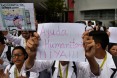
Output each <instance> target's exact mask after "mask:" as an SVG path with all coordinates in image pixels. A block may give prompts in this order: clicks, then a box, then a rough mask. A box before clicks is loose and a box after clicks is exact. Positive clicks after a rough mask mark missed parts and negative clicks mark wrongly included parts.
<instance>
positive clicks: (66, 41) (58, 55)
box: [37, 23, 85, 61]
mask: <svg viewBox="0 0 117 78" xmlns="http://www.w3.org/2000/svg"><path fill="white" fill-rule="evenodd" d="M84 31H85V25H83V24H78V23H44V24H39V25H38V33H39V35H40V38H41V41H40V42H39V48H38V52H37V59H39V60H64V61H84V60H85V52H84V49H83V45H82V44H83V43H82V34H83V32H84Z"/></svg>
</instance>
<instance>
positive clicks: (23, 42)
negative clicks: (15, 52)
mask: <svg viewBox="0 0 117 78" xmlns="http://www.w3.org/2000/svg"><path fill="white" fill-rule="evenodd" d="M5 37H6V38H7V39H8V40H10V41H11V42H13V43H14V44H15V45H18V46H22V47H24V48H25V46H26V40H25V39H24V38H23V37H16V36H13V35H11V34H10V33H8V34H7V35H6V36H5Z"/></svg>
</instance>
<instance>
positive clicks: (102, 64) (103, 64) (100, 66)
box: [100, 54, 107, 69]
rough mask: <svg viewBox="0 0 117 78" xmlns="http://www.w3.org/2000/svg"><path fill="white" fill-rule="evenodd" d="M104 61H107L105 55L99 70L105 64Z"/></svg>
mask: <svg viewBox="0 0 117 78" xmlns="http://www.w3.org/2000/svg"><path fill="white" fill-rule="evenodd" d="M106 59H107V54H106V56H105V57H104V60H103V62H102V64H101V65H100V68H101V69H102V67H103V66H104V63H105V62H106Z"/></svg>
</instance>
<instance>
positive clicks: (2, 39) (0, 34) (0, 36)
mask: <svg viewBox="0 0 117 78" xmlns="http://www.w3.org/2000/svg"><path fill="white" fill-rule="evenodd" d="M5 39H6V38H5V37H4V35H3V34H2V32H1V31H0V42H1V43H2V44H5V41H4V40H5Z"/></svg>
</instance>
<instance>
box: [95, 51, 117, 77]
mask: <svg viewBox="0 0 117 78" xmlns="http://www.w3.org/2000/svg"><path fill="white" fill-rule="evenodd" d="M97 62H98V61H97ZM99 65H100V64H99ZM112 69H116V66H115V64H114V61H113V59H112V55H111V54H110V53H108V52H107V60H106V61H105V63H104V66H103V67H102V70H101V74H100V76H98V77H93V78H110V77H111V75H112V74H113V72H114V71H113V70H112ZM113 78H117V72H116V73H115V75H114V77H113Z"/></svg>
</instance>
